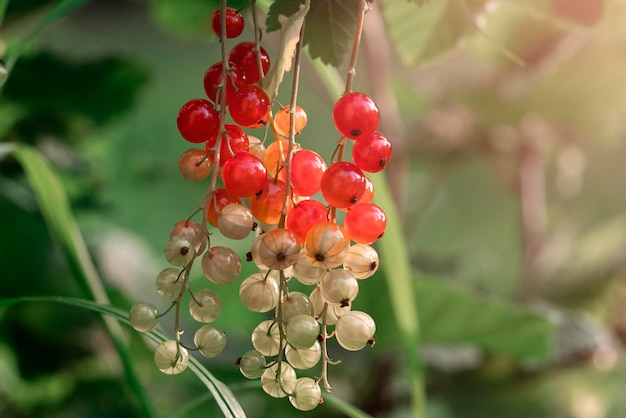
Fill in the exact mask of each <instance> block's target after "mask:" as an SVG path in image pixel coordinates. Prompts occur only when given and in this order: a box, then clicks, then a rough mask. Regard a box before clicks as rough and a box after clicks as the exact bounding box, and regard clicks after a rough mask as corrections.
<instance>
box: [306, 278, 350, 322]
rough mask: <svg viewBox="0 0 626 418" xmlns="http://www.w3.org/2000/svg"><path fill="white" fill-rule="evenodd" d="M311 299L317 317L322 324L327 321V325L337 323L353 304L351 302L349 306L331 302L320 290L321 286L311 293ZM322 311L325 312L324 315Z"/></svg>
mask: <svg viewBox="0 0 626 418" xmlns="http://www.w3.org/2000/svg"><path fill="white" fill-rule="evenodd" d="M309 299H310V300H311V303H313V309H315V317H316V318H317V321H318V322H319V323H320V324H321V323H325V324H326V325H335V324H336V323H337V319H338V318H339V316H341V315H342V314H344V313H346V312H349V311H350V309H351V305H352V304H350V305H348V306H340V305H335V304H333V303H329V302H328V301H327V300H326V299H324V297H323V296H322V292H321V291H320V288H319V286H317V287H316V288H315V289H313V291H312V292H311V294H310V295H309ZM324 304H326V310H324ZM322 311H323V312H324V314H323V315H322Z"/></svg>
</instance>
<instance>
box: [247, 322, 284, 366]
mask: <svg viewBox="0 0 626 418" xmlns="http://www.w3.org/2000/svg"><path fill="white" fill-rule="evenodd" d="M251 339H252V345H253V346H254V349H255V350H256V351H258V352H259V353H261V354H263V355H264V356H268V357H270V356H275V355H276V354H278V351H280V329H279V327H278V324H277V323H276V321H273V320H271V319H266V320H265V321H262V322H261V323H260V324H259V325H257V326H256V328H255V329H254V331H252V336H251Z"/></svg>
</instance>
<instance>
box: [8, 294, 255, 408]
mask: <svg viewBox="0 0 626 418" xmlns="http://www.w3.org/2000/svg"><path fill="white" fill-rule="evenodd" d="M24 302H39V303H42V302H48V303H62V304H65V305H71V306H76V307H79V308H83V309H88V310H90V311H92V312H97V313H100V314H103V315H107V316H110V317H112V318H115V319H116V320H118V321H120V322H122V323H124V324H127V325H130V323H129V321H128V312H126V311H124V310H122V309H119V308H116V307H114V306H111V305H103V304H100V303H95V302H91V301H88V300H84V299H76V298H65V297H59V296H43V297H23V298H11V299H0V309H7V308H9V307H11V306H13V305H15V304H17V303H24ZM143 335H146V336H147V337H148V338H150V339H151V340H152V341H154V342H156V343H158V344H160V343H162V342H164V341H167V340H169V339H170V338H169V337H167V336H166V335H164V334H163V333H161V332H160V331H158V330H154V331H150V332H147V333H144V334H143ZM189 369H190V370H191V371H193V372H194V373H195V374H196V376H198V378H199V379H200V381H202V383H204V385H205V386H206V387H207V388H208V389H209V391H211V393H212V394H213V396H214V397H215V401H216V402H217V403H218V404H219V406H220V409H221V410H222V412H223V413H224V416H225V417H227V418H228V417H233V418H240V417H245V416H246V414H245V412H244V411H243V409H242V408H241V405H239V402H238V401H237V399H236V398H235V396H234V395H233V393H232V392H231V390H230V389H229V388H228V387H227V386H226V385H225V384H224V383H222V382H221V381H219V380H217V379H216V378H215V377H214V376H213V375H212V374H211V372H209V371H208V370H207V369H206V368H205V367H204V366H203V365H202V363H200V362H199V361H198V360H197V359H196V358H195V357H192V356H190V357H189Z"/></svg>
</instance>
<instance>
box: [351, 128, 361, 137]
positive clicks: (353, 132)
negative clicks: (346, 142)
mask: <svg viewBox="0 0 626 418" xmlns="http://www.w3.org/2000/svg"><path fill="white" fill-rule="evenodd" d="M350 135H352V136H359V135H361V130H360V129H353V130H351V131H350Z"/></svg>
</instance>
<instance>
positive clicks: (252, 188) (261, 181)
mask: <svg viewBox="0 0 626 418" xmlns="http://www.w3.org/2000/svg"><path fill="white" fill-rule="evenodd" d="M222 181H223V182H224V186H225V187H226V189H228V190H229V191H230V192H231V193H232V194H234V195H235V196H239V197H249V196H252V195H255V194H256V193H258V192H259V191H261V190H262V189H263V186H265V184H266V183H267V170H266V169H265V165H263V161H261V160H260V159H259V158H258V157H257V156H256V155H254V154H251V153H249V152H239V153H237V154H235V155H234V156H233V158H231V159H229V160H228V161H226V163H224V166H223V167H222Z"/></svg>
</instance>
